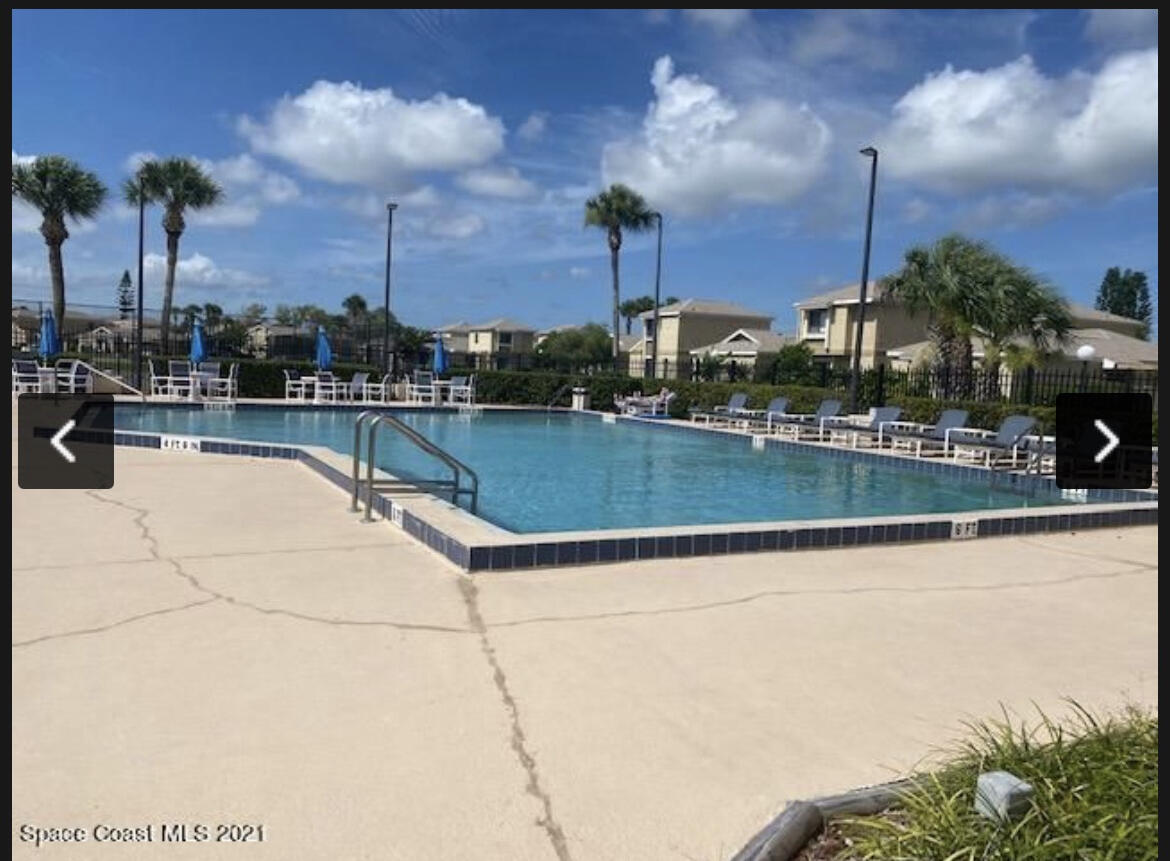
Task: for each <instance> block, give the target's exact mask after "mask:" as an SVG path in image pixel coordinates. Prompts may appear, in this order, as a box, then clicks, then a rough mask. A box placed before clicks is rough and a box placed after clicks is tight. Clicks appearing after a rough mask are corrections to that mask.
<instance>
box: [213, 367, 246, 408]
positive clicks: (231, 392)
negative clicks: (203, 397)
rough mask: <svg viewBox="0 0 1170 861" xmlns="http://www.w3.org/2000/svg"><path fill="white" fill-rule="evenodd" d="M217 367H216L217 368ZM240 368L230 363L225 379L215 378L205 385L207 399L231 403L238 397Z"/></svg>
mask: <svg viewBox="0 0 1170 861" xmlns="http://www.w3.org/2000/svg"><path fill="white" fill-rule="evenodd" d="M217 367H218V366H217ZM239 373H240V366H239V364H238V363H236V362H232V363H231V365H230V366H229V367H228V372H227V376H226V377H220V376H215V377H212V378H211V380H210V381H209V382H208V384H207V388H208V393H207V394H208V397H211V398H223V399H224V400H225V401H233V400H235V399H236V398H238V397H239V396H240V380H239Z"/></svg>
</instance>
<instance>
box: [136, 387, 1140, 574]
mask: <svg viewBox="0 0 1170 861" xmlns="http://www.w3.org/2000/svg"><path fill="white" fill-rule="evenodd" d="M276 405H278V406H282V407H285V408H287V407H289V406H293V407H296V408H300V407H301V405H299V404H296V403H293V404H285V403H283V402H280V403H278V404H276ZM153 406H155V405H152V407H153ZM158 406H165V407H180V408H182V407H186V408H188V409H190V408H191V407H190V406H189V405H187V404H165V405H163V404H160V405H158ZM252 407H255V408H258V409H265V408H269V407H268V405H260V404H248V405H241V408H252ZM311 407H312V405H305V408H311ZM196 408H198V407H196ZM326 408H330V407H328V406H327V407H326ZM393 409H398V407H396V406H395V407H393ZM422 409H424V410H425V409H426V408H425V407H424V408H422ZM512 411H513V412H521V411H523V412H544V410H512ZM596 415H597V416H598V418H599V420H600V414H596ZM618 418H619V419H620V420H623V421H639V420H638V419H628V418H625V417H618ZM655 426H656V427H659V428H669V429H672V430H674V431H677V432H681V433H723V434H725V435H726V436H727V437H729V438H732V439H740V440H742V441H743V444H744V445H750V444H751V442H752V437H750V436H748V435H746V434H739V433H733V432H727V431H723V430H722V429H715V428H711V429H709V428H706V427H703V426H695V427H690V426H687V425H678V424H667V423H664V422H659V423H655ZM167 436H169V435H168V434H160V433H147V432H141V431H123V430H116V431H115V432H114V444H115V445H120V446H131V447H140V448H155V449H159V448H162V447H163V438H164V437H167ZM183 438H186V439H198V440H199V448H198V453H206V454H221V455H239V456H244V457H267V458H278V459H284V460H295V461H299V462H300V463H303V464H304V465H305V466H307V467H308V468H309V469H311V470H313V471H314V472H316V473H317V474H318V475H320V476H321V477H322V478H324V479H326V480H327V481H329V482H331V483H332V484H334V485H335V486H336V487H338V488H339V489H341V490H343V491H345V493H347V494H352V493H353V478H352V476H350V475H349V474H348V473H345V472H342V471H341V470H339V469H337V468H336V467H334V466H332V465H330V464H328V463H326V462H325V461H323V460H321V459H320V458H318V457H317V456H316V455H314V454H312V453H311V452H309V451H307V450H305V449H304V448H302V447H300V446H296V445H280V444H268V443H252V442H247V441H244V440H231V439H219V438H211V437H190V436H185V437H183ZM765 446H768V447H776V448H780V449H790V450H791V449H796V450H800V451H809V450H810V449H812V450H815V451H818V452H821V453H824V454H826V455H828V456H831V457H844V458H847V459H858V460H870V461H879V462H881V463H886V464H892V465H896V466H902V467H904V468H909V469H916V470H923V471H927V472H935V473H941V474H947V475H949V476H952V477H955V478H960V479H963V480H968V481H977V480H984V481H987V480H988V479H990V480H991V482H992V483H993V484H994V483H996V482H1004V483H1005V484H1007V485H1009V486H1011V487H1012V489H1013V490H1017V491H1020V492H1022V493H1024V494H1025V495H1027V494H1028V493H1029V492H1033V493H1045V494H1052V493H1053V488H1054V483H1053V481H1052V479H1051V478H1050V477H1046V476H1035V475H1021V474H1017V473H995V472H989V471H988V470H986V469H984V468H982V467H978V466H968V465H964V464H954V463H951V462H941V461H928V460H923V461H921V462H920V461H919V460H918V459H913V458H899V457H891V456H890V455H885V454H880V453H877V452H873V451H865V450H858V449H845V448H841V449H837V448H829V447H824V446H810V445H809V444H807V443H800V442H793V441H789V440H779V439H774V438H766V439H765ZM1086 498H1087V501H1086V502H1082V503H1080V504H1078V506H1077V507H1078V509H1081V510H1078V511H1075V512H1069V511H1054V512H1053V513H1051V514H1046V513H1044V510H1043V509H1032V510H1030V511H1029V512H1028V513H1027V514H1020V513H1018V512H1017V511H1012V510H1009V509H1001V510H999V511H996V510H991V511H978V512H974V511H972V512H958V513H951V514H938V515H906V516H905V520H899V519H898V518H897V517H896V516H893V517H891V516H882V517H881V518H880V521H881V522H872V521H873V520H874V518H870V519H868V520H867V519H866V518H849V519H840V520H833V521H826V525H825V526H816V525H809V521H800V522H799V525H796V524H797V522H795V521H794V522H793V525H792V526H790V527H786V526H785V525H784V524H783V522H780V523H778V524H760V525H759V527H758V528H751V527H749V526H744V525H742V524H740V525H738V526H737V527H736V528H734V529H733V528H728V527H720V526H718V525H704V526H695V527H694V529H693V530H692V531H690V532H687V533H681V534H680V533H679V532H677V531H672V532H671V533H670V534H666V535H664V534H661V532H655V531H654V527H648V528H647V529H646V530H645V534H642V535H638V536H634V537H630V536H626V535H622V536H615V537H614V538H605V537H604V535H601V536H599V535H598V534H597V533H589V534H588V536H587V537H586V536H585V534H584V533H583V536H582V537H581V538H580V539H576V538H565V539H559V540H555V541H549V540H548V539H547V537H542V536H541V535H540V534H539V533H534V534H533V535H532V536H531V538H527V537H526V536H524V535H523V534H517V535H516V541H515V542H512V543H501V542H500V541H498V540H497V541H493V542H483V543H479V544H471V545H469V544H467V543H464V542H462V541H460V540H459V539H458V538H457V537H455V536H453V535H451V534H449V533H447V532H445V531H444V530H442V529H440V528H438V527H437V526H435V525H434V524H432V523H429V522H427V520H425V519H424V518H423V517H420V516H419V514H418V512H417V510H412V508H411V506H410V505H409V503H402V502H398V501H396V500H392V499H391V498H389V497H387V496H385V495H384V494H381V493H375V499H374V508H375V509H376V510H377V512H378V513H379V514H380V515H382V517H383V518H385V519H386V520H394V521H395V522H398V523H400V525H401V528H402V529H403V531H405V532H406V533H407V534H408V535H410V536H411V537H412V538H414V539H416V540H417V541H419V542H421V543H423V544H425V545H426V546H427V547H429V548H430V549H432V550H434V551H435V552H436V553H439V554H440V555H442V556H443V557H444V558H446V559H448V560H449V561H450V562H452V563H454V564H455V565H456V566H458V567H459V568H462V569H463V570H465V571H513V570H523V569H528V568H550V567H559V566H567V565H588V564H606V563H611V562H625V561H633V560H636V559H675V558H684V557H693V556H720V555H726V554H745V553H761V552H769V553H773V552H780V551H795V550H817V549H831V548H843V547H862V546H867V545H874V544H912V543H920V542H927V541H951V540H966V539H956V538H954V537H953V536H954V534H955V529H956V524H960V523H961V524H970V523H972V522H976V523H977V524H978V526H977V532H976V534H975V535H974V536H970V537H973V538H991V537H997V536H1003V535H1024V534H1033V533H1043V532H1071V531H1077V530H1081V529H1099V528H1117V527H1121V526H1141V525H1156V524H1157V523H1158V506H1157V502H1158V496H1157V493H1156V492H1152V491H1133V490H1100V491H1093V490H1090V491H1087V492H1086ZM1094 503H1098V504H1101V503H1114V504H1116V503H1132V504H1133V505H1132V506H1131V507H1129V508H1109V509H1101V508H1099V507H1097V506H1095V505H1094ZM1033 512H1035V513H1033ZM622 531H623V532H625V531H628V530H622Z"/></svg>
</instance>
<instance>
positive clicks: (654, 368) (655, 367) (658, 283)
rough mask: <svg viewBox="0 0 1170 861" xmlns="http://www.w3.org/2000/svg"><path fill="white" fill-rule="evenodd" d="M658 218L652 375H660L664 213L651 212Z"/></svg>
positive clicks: (651, 360)
mask: <svg viewBox="0 0 1170 861" xmlns="http://www.w3.org/2000/svg"><path fill="white" fill-rule="evenodd" d="M650 214H651V215H653V216H654V217H655V218H657V219H658V262H657V263H656V264H655V265H654V324H653V329H654V348H653V351H652V353H651V356H652V358H651V359H650V376H651V377H656V376H658V306H659V305H660V304H661V303H660V302H659V298H658V297H659V288H660V287H661V285H662V213H661V212H652V213H650Z"/></svg>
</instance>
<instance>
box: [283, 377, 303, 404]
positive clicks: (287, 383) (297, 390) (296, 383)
mask: <svg viewBox="0 0 1170 861" xmlns="http://www.w3.org/2000/svg"><path fill="white" fill-rule="evenodd" d="M305 385H306V384H305V381H304V380H302V379H301V372H300V371H297V370H287V371H285V372H284V399H285V400H286V401H303V400H304V399H305Z"/></svg>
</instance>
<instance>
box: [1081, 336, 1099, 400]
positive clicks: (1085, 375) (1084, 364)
mask: <svg viewBox="0 0 1170 861" xmlns="http://www.w3.org/2000/svg"><path fill="white" fill-rule="evenodd" d="M1096 354H1097V350H1096V348H1094V347H1093V345H1092V344H1081V346H1079V347H1077V358H1078V359H1080V360H1081V392H1082V393H1083V392H1084V391H1085V389H1086V388H1087V387H1088V379H1089V359H1091V358H1093V356H1095V355H1096Z"/></svg>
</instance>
